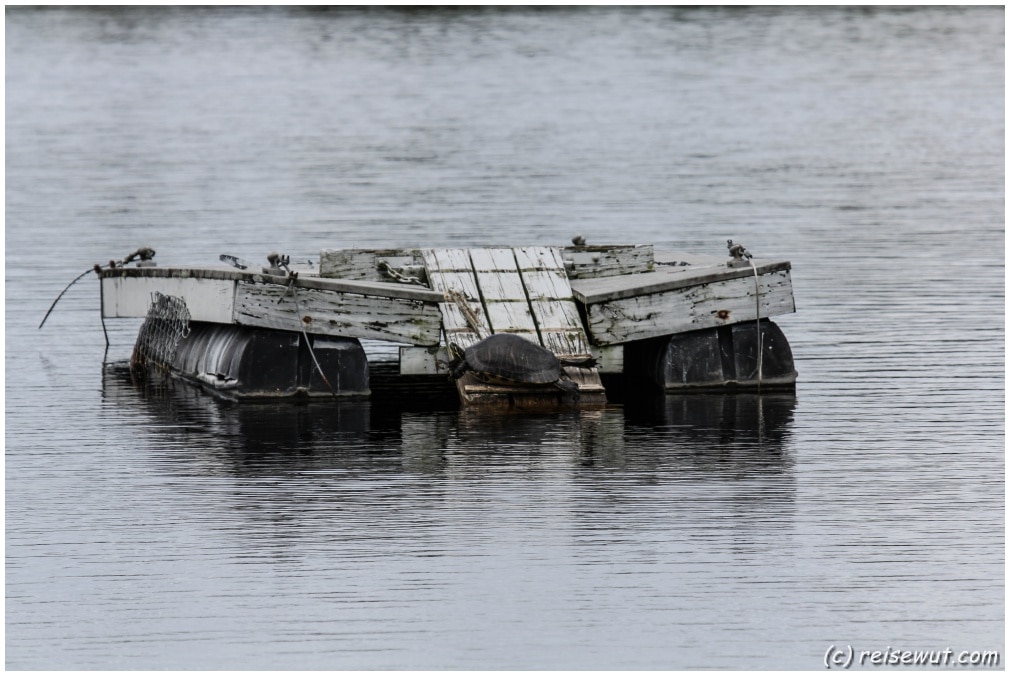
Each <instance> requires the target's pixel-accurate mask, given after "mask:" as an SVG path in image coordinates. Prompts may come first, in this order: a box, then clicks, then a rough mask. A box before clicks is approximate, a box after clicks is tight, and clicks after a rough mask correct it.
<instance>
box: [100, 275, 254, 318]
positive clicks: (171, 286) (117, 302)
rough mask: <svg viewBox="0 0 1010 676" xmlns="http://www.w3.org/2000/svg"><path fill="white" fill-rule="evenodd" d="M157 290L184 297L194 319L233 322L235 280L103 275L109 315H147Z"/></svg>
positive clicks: (104, 308)
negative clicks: (152, 297)
mask: <svg viewBox="0 0 1010 676" xmlns="http://www.w3.org/2000/svg"><path fill="white" fill-rule="evenodd" d="M154 292H159V293H162V294H165V295H167V296H176V297H179V298H183V299H184V300H185V301H186V307H187V308H188V309H189V314H190V318H191V319H192V320H193V321H198V322H217V323H221V324H230V323H231V317H232V312H233V308H234V301H235V281H234V280H230V279H200V278H195V277H186V278H180V277H146V276H145V277H133V276H129V277H119V276H106V275H103V276H102V313H103V314H104V316H106V317H146V316H147V311H148V309H150V307H151V296H152V294H153V293H154Z"/></svg>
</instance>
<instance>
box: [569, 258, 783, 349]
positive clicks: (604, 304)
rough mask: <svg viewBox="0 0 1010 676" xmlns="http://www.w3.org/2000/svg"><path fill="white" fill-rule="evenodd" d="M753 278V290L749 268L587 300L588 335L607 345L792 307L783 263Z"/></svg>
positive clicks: (699, 327)
mask: <svg viewBox="0 0 1010 676" xmlns="http://www.w3.org/2000/svg"><path fill="white" fill-rule="evenodd" d="M758 281H759V285H758V289H757V290H756V289H755V284H754V274H753V271H751V274H749V275H747V276H744V277H731V278H725V279H721V280H716V281H711V282H705V283H700V284H698V283H695V284H688V285H679V286H675V287H673V288H666V289H665V290H662V291H658V292H653V293H640V294H639V295H634V296H623V295H618V296H617V297H615V298H612V299H610V300H604V301H601V302H596V303H592V304H587V305H586V306H585V307H586V316H587V320H588V329H589V335H590V338H591V340H592V342H593V344H594V345H613V344H616V343H626V342H628V341H632V340H642V339H644V338H655V337H659V336H667V335H671V334H674V333H682V332H685V331H695V330H697V329H705V328H711V327H717V326H723V325H726V324H735V323H739V322H744V321H754V320H755V319H757V317H758V316H761V317H771V316H774V315H780V314H785V313H788V312H795V311H796V308H795V305H794V302H793V292H792V282H791V280H790V277H789V270H788V269H784V270H783V269H780V270H777V271H774V272H767V273H765V274H762V275H760V276H759V277H758ZM755 293H757V294H758V295H759V299H758V300H756V299H755Z"/></svg>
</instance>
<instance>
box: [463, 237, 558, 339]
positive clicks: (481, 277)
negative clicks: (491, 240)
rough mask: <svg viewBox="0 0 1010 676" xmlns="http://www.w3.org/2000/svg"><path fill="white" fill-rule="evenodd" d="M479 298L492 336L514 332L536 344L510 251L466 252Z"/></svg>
mask: <svg viewBox="0 0 1010 676" xmlns="http://www.w3.org/2000/svg"><path fill="white" fill-rule="evenodd" d="M470 261H471V263H472V264H473V271H474V275H475V276H476V278H477V286H478V288H479V289H480V297H481V300H482V301H483V303H484V308H485V309H486V310H487V317H488V323H489V324H490V325H491V332H492V333H514V334H516V335H519V336H522V337H523V338H526V339H527V340H529V341H531V342H533V343H535V344H537V345H540V344H541V343H540V335H539V334H538V333H537V325H536V323H535V322H534V321H533V314H532V313H531V312H530V305H529V301H528V300H527V299H526V289H525V288H524V287H523V280H522V277H520V276H519V270H518V269H517V268H516V257H515V254H514V253H513V252H512V249H505V248H500V249H470Z"/></svg>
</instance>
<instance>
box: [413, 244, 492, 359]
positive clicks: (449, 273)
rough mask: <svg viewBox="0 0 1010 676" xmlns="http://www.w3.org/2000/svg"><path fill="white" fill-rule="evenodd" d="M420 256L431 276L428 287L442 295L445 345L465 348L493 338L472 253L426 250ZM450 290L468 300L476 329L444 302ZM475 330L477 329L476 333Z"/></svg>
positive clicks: (447, 302) (451, 303)
mask: <svg viewBox="0 0 1010 676" xmlns="http://www.w3.org/2000/svg"><path fill="white" fill-rule="evenodd" d="M421 257H422V258H423V260H424V266H425V270H426V272H427V275H428V284H429V285H430V286H431V288H432V290H433V291H435V292H437V293H439V294H441V295H442V300H441V301H440V302H439V305H438V308H439V311H440V312H441V313H442V329H443V331H444V333H445V344H446V345H448V344H449V343H456V344H457V345H459V346H460V347H463V348H466V347H469V346H470V345H473V344H474V343H476V342H479V341H480V340H481V339H482V338H486V337H487V336H490V335H491V327H490V326H489V325H488V319H487V315H486V314H485V312H484V307H483V305H482V304H481V302H480V291H479V289H478V288H477V279H476V277H475V276H474V274H473V264H472V263H471V262H470V252H469V251H468V250H467V249H424V250H422V251H421ZM450 289H455V290H456V291H458V292H460V293H462V294H463V296H465V297H466V299H467V303H468V305H469V306H470V309H471V310H473V312H474V314H475V315H476V316H477V325H476V327H471V326H470V324H469V322H467V318H466V316H465V315H464V314H463V312H462V311H461V310H460V308H459V305H458V304H457V303H454V302H451V301H446V300H445V295H444V294H445V293H446V292H447V291H449V290H450ZM474 328H476V329H477V330H476V331H474Z"/></svg>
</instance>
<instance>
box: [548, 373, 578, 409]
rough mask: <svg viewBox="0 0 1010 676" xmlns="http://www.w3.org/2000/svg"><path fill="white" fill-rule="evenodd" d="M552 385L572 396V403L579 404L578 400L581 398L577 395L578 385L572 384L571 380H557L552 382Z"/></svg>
mask: <svg viewBox="0 0 1010 676" xmlns="http://www.w3.org/2000/svg"><path fill="white" fill-rule="evenodd" d="M554 384H555V385H556V386H557V388H558V389H559V390H564V391H565V392H567V393H569V394H570V395H572V402H573V403H576V404H577V403H579V399H580V398H581V397H580V395H579V384H578V383H575V382H572V381H571V380H561V379H558V380H556V381H554Z"/></svg>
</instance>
